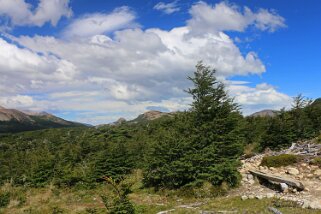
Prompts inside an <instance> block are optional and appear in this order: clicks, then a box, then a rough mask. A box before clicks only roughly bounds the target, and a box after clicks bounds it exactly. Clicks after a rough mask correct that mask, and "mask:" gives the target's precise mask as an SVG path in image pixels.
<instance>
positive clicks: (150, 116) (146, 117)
mask: <svg viewBox="0 0 321 214" xmlns="http://www.w3.org/2000/svg"><path fill="white" fill-rule="evenodd" d="M173 114H174V113H172V112H170V113H166V112H161V111H147V112H145V113H143V114H141V115H139V116H138V117H137V118H136V119H134V120H130V121H128V122H129V123H141V122H148V121H151V120H155V119H158V118H161V117H163V116H171V115H173Z"/></svg>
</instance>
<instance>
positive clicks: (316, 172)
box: [313, 169, 321, 176]
mask: <svg viewBox="0 0 321 214" xmlns="http://www.w3.org/2000/svg"><path fill="white" fill-rule="evenodd" d="M313 174H314V175H315V176H321V169H317V170H315V171H314V173H313Z"/></svg>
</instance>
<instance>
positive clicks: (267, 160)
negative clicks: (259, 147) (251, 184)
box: [261, 154, 301, 167]
mask: <svg viewBox="0 0 321 214" xmlns="http://www.w3.org/2000/svg"><path fill="white" fill-rule="evenodd" d="M300 159H301V157H300V156H298V155H291V154H282V155H278V156H267V157H264V158H263V160H262V162H261V166H267V167H281V166H288V165H291V164H295V163H297V162H299V161H300Z"/></svg>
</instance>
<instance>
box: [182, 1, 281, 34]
mask: <svg viewBox="0 0 321 214" xmlns="http://www.w3.org/2000/svg"><path fill="white" fill-rule="evenodd" d="M189 12H190V14H191V16H192V18H191V19H189V20H188V21H187V24H188V26H189V28H190V29H191V30H192V31H193V33H195V34H206V33H210V32H212V33H216V32H220V31H239V32H243V31H245V30H246V28H247V27H248V26H250V25H254V26H255V27H257V28H258V29H260V30H262V31H271V32H273V31H275V30H277V29H278V28H282V27H285V26H286V25H285V20H284V18H283V17H281V16H280V15H278V14H277V13H276V12H274V11H268V10H266V9H260V10H259V11H258V12H256V13H255V12H252V11H251V9H249V8H248V7H244V9H243V10H241V9H240V8H239V7H238V6H236V5H233V4H229V3H227V2H221V3H218V4H215V5H213V6H212V5H209V4H207V3H205V2H202V1H200V2H198V3H196V4H195V5H193V6H192V7H191V9H190V10H189Z"/></svg>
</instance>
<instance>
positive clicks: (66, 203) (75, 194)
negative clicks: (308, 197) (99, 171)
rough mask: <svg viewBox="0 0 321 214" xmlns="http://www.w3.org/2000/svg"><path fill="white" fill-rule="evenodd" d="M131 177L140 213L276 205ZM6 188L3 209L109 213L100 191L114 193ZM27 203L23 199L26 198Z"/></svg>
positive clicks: (300, 213) (292, 212)
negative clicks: (198, 194)
mask: <svg viewBox="0 0 321 214" xmlns="http://www.w3.org/2000/svg"><path fill="white" fill-rule="evenodd" d="M128 181H129V182H131V183H133V186H132V190H133V193H132V194H130V200H131V201H132V202H133V203H134V204H135V207H136V210H137V213H142V214H143V213H147V214H149V213H157V212H160V211H165V210H171V209H175V210H174V211H172V212H170V213H173V214H183V213H187V214H189V213H190V214H194V213H195V214H196V213H200V211H201V210H206V211H236V213H270V212H269V211H268V210H267V208H268V207H269V206H274V207H275V199H264V200H258V199H252V200H246V201H242V200H241V199H240V198H239V197H217V198H195V197H187V196H184V194H182V193H178V192H175V191H161V192H154V191H153V190H152V189H142V188H141V186H142V185H141V173H140V172H136V173H133V174H132V175H131V176H130V177H129V178H128ZM1 190H2V191H10V192H11V195H12V197H11V202H10V204H9V205H8V207H7V208H2V209H0V213H10V214H15V213H17V214H20V213H32V214H38V213H39V214H42V213H78V214H81V213H82V214H85V213H106V210H105V208H104V204H103V203H102V201H101V198H100V195H102V194H103V195H111V191H110V188H109V187H108V186H106V185H101V186H99V187H97V188H96V189H93V190H88V189H80V188H78V189H77V188H72V189H58V188H55V187H54V186H48V187H46V188H37V189H35V188H28V187H11V186H10V185H5V186H3V187H2V188H1ZM24 200H25V202H24V203H23V204H21V203H20V205H19V201H24ZM195 202H197V203H202V205H201V206H200V207H198V208H195V209H187V208H179V207H178V206H180V205H188V204H192V203H195ZM286 204H287V203H283V207H282V206H281V207H278V209H279V210H280V211H281V212H282V213H284V214H286V213H289V214H305V213H307V214H308V213H311V214H314V213H321V210H320V211H317V210H309V209H301V208H295V207H289V206H288V205H286Z"/></svg>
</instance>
